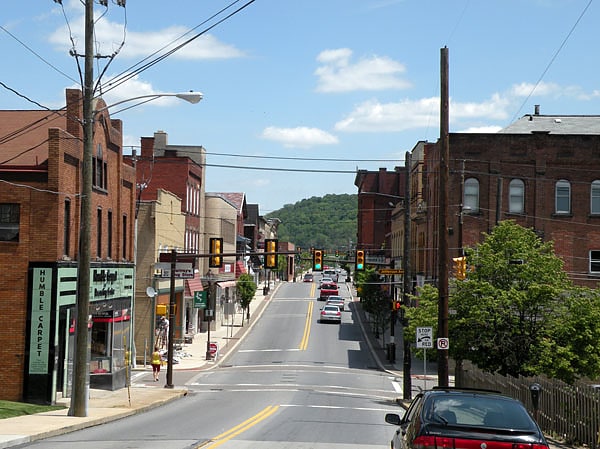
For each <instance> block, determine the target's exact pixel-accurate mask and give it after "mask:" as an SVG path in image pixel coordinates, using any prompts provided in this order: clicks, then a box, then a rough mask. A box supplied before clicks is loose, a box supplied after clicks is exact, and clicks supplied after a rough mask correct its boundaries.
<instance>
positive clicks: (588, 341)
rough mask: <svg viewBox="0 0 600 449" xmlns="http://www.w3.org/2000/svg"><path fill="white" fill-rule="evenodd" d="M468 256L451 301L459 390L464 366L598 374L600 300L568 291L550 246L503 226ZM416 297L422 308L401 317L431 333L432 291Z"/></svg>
mask: <svg viewBox="0 0 600 449" xmlns="http://www.w3.org/2000/svg"><path fill="white" fill-rule="evenodd" d="M465 252H466V255H467V265H468V266H469V267H471V268H470V269H469V270H468V271H467V277H466V279H465V280H463V281H456V282H455V284H454V285H453V288H452V292H451V295H450V299H449V309H450V310H453V312H454V311H455V313H453V314H451V315H450V321H449V338H450V354H449V355H450V357H452V358H453V359H454V360H455V361H456V362H457V373H456V376H457V384H459V379H460V372H459V371H460V367H461V362H462V360H471V361H472V362H473V363H475V364H476V365H477V366H478V367H479V368H481V369H483V370H485V371H489V372H498V373H500V374H504V375H512V376H518V375H523V376H531V375H537V374H546V375H547V376H549V377H555V378H558V379H561V380H563V381H565V382H573V380H575V379H576V378H578V377H581V376H587V377H592V378H594V377H597V376H598V375H600V343H599V342H600V328H599V326H598V324H597V323H598V322H599V320H600V294H599V293H598V292H597V291H595V290H591V289H585V288H574V287H573V285H572V284H571V282H570V281H569V280H568V278H567V275H566V273H565V272H564V271H563V269H562V268H563V263H562V260H561V259H560V258H558V257H557V256H556V255H555V254H554V247H553V243H552V242H543V241H542V240H541V239H540V238H539V237H538V236H537V235H536V234H535V232H534V231H533V230H531V229H526V228H523V227H521V226H519V225H517V224H516V223H514V222H513V221H503V222H501V223H500V224H499V225H498V226H496V228H494V230H493V231H492V233H490V234H489V235H486V236H485V239H484V241H483V242H482V243H480V244H478V245H476V247H474V248H466V249H465ZM420 293H421V295H420V296H418V297H417V298H416V299H417V300H418V301H419V307H418V308H416V309H408V310H407V311H406V313H407V315H408V316H409V317H410V319H411V321H417V322H418V323H420V324H419V325H421V326H425V325H428V326H432V327H434V328H435V327H437V322H436V315H435V314H434V313H433V312H434V311H435V310H436V307H437V292H436V291H435V290H434V289H433V288H432V287H426V288H423V289H421V290H420ZM411 324H413V323H411ZM409 329H410V328H409ZM409 332H410V333H409V335H408V337H409V338H410V337H412V338H414V337H413V335H414V332H411V331H410V330H409ZM459 385H460V384H459Z"/></svg>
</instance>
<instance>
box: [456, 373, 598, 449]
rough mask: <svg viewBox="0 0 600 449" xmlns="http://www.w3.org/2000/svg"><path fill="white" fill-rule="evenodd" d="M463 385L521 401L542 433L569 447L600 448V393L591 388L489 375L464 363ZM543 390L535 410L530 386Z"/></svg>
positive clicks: (536, 378)
mask: <svg viewBox="0 0 600 449" xmlns="http://www.w3.org/2000/svg"><path fill="white" fill-rule="evenodd" d="M463 379H464V385H462V386H465V387H466V386H468V387H473V388H485V389H492V390H498V391H500V392H501V393H503V394H506V395H507V396H511V397H514V398H517V399H519V400H520V401H521V402H522V403H523V404H525V406H526V407H527V409H528V410H529V411H530V412H531V413H532V415H533V416H534V417H535V419H536V421H537V422H538V424H539V425H540V427H541V428H542V431H543V432H544V433H545V434H547V435H549V436H552V437H555V438H559V439H560V440H563V441H564V442H565V443H566V444H570V445H578V446H586V447H588V448H590V449H599V448H600V390H598V389H596V388H593V387H592V386H591V385H590V384H586V383H584V382H577V383H575V384H574V385H568V384H566V383H564V382H561V381H559V380H552V379H547V378H545V377H541V376H539V377H522V376H519V377H506V376H501V375H499V374H491V373H486V372H483V371H481V370H480V369H478V368H477V367H476V366H473V365H472V364H470V363H468V362H464V372H463ZM533 384H538V385H539V386H541V391H540V393H539V400H538V407H537V409H536V408H535V407H534V401H533V397H532V392H531V386H532V385H533Z"/></svg>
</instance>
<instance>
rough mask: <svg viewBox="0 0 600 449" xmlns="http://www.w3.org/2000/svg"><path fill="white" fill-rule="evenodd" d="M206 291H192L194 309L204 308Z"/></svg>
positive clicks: (206, 301) (206, 300) (206, 296)
mask: <svg viewBox="0 0 600 449" xmlns="http://www.w3.org/2000/svg"><path fill="white" fill-rule="evenodd" d="M207 293H208V292H204V291H203V292H194V309H206V305H207V303H208V295H207Z"/></svg>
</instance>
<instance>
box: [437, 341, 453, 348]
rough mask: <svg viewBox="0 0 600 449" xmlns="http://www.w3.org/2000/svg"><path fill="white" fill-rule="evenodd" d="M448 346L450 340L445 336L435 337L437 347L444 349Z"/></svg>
mask: <svg viewBox="0 0 600 449" xmlns="http://www.w3.org/2000/svg"><path fill="white" fill-rule="evenodd" d="M449 347H450V340H448V339H447V338H438V339H437V348H438V349H441V350H444V349H448V348H449Z"/></svg>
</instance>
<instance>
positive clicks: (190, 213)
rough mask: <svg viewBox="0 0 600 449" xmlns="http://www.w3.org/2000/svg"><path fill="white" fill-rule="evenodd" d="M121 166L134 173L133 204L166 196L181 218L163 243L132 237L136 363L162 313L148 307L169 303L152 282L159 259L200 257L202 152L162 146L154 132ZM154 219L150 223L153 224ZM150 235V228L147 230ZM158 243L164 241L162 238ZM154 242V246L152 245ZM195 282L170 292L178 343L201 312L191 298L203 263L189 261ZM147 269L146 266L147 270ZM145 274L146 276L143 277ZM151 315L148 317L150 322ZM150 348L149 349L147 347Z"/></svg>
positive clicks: (165, 286)
mask: <svg viewBox="0 0 600 449" xmlns="http://www.w3.org/2000/svg"><path fill="white" fill-rule="evenodd" d="M127 160H128V161H129V163H130V164H131V165H132V166H135V168H136V175H137V195H138V203H139V204H143V203H156V202H157V201H158V200H159V192H160V191H163V190H164V191H167V192H170V193H171V194H172V195H174V196H176V197H177V198H179V200H180V208H179V210H178V211H177V212H176V213H180V214H183V216H184V222H185V223H184V228H183V229H182V231H183V233H182V234H181V235H180V236H178V237H177V238H173V237H170V238H163V239H162V240H161V241H156V238H159V239H160V236H153V235H150V233H146V234H143V235H142V234H140V235H138V241H137V252H138V256H139V257H140V263H138V264H137V267H136V268H137V273H136V276H137V282H136V292H135V298H136V304H137V303H138V302H139V304H140V307H139V308H137V307H136V322H137V321H138V319H139V321H140V324H141V323H144V324H143V325H140V326H136V329H135V334H136V335H135V341H136V359H137V361H138V362H141V361H143V357H144V352H145V351H144V348H146V351H147V350H148V349H147V348H148V347H150V348H152V346H153V345H154V343H152V337H151V335H150V333H151V331H152V329H153V327H152V323H155V322H156V319H157V317H160V315H161V313H163V312H162V311H163V308H161V307H159V309H158V313H157V310H156V309H155V310H149V309H148V304H149V303H150V302H153V303H154V304H155V305H158V306H160V305H163V304H168V303H169V301H170V294H171V292H170V285H169V280H168V279H161V278H160V277H158V276H154V273H155V271H156V270H155V266H154V265H155V264H157V263H159V262H160V253H163V257H164V256H165V255H166V253H169V252H170V251H171V250H173V249H176V250H177V251H178V252H183V253H188V254H201V253H204V252H205V248H206V246H205V245H206V244H207V241H205V238H204V237H205V230H204V224H205V217H206V201H205V179H204V176H205V173H204V170H205V164H206V150H205V149H204V148H203V147H202V146H191V145H172V144H169V142H168V135H167V133H166V132H164V131H157V132H155V133H154V135H153V136H152V137H142V138H141V151H140V154H139V155H137V154H135V153H134V154H133V155H131V156H128V157H127ZM154 219H156V217H155V218H154ZM151 228H152V229H154V228H153V227H151ZM163 237H164V236H163ZM154 242H156V244H157V245H154ZM148 246H150V247H152V248H153V250H154V251H156V252H155V253H154V254H153V255H152V257H149V255H148V254H147V253H146V250H147V247H148ZM191 260H192V261H193V263H194V271H195V276H194V278H193V279H185V280H178V281H177V282H176V286H175V292H174V294H175V301H176V308H175V309H176V312H175V313H176V317H175V323H176V326H175V329H174V335H175V338H176V339H178V340H181V339H183V338H184V337H185V335H186V334H188V333H189V332H192V333H195V332H198V331H200V328H201V323H202V320H203V315H202V312H201V311H200V310H199V309H194V307H193V302H194V294H195V292H201V291H203V290H204V288H205V286H203V282H204V283H205V284H206V280H205V279H204V274H205V273H206V272H207V270H208V260H207V259H206V258H202V257H200V258H192V259H191ZM149 264H150V266H148V265H149ZM149 273H152V275H151V276H150V277H149V275H148V274H149ZM148 286H151V287H153V288H154V292H155V293H156V297H155V298H151V300H149V296H148V294H147V287H148ZM150 314H153V316H150ZM148 342H150V344H148Z"/></svg>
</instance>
